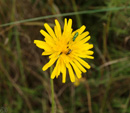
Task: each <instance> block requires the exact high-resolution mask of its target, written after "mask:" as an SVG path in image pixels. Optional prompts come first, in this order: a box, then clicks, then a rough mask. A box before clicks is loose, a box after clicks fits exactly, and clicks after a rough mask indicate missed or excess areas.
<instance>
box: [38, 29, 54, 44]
mask: <svg viewBox="0 0 130 113" xmlns="http://www.w3.org/2000/svg"><path fill="white" fill-rule="evenodd" d="M40 33H41V34H42V35H43V36H44V37H45V41H46V42H47V43H48V44H49V45H50V46H54V44H55V42H54V40H53V38H52V37H51V36H50V35H49V34H48V33H46V32H45V31H44V30H42V29H41V30H40Z"/></svg>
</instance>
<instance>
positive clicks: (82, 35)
mask: <svg viewBox="0 0 130 113" xmlns="http://www.w3.org/2000/svg"><path fill="white" fill-rule="evenodd" d="M88 35H89V32H88V31H86V32H84V33H82V34H81V35H79V36H78V37H77V38H76V39H75V42H78V41H80V40H81V39H83V38H85V37H86V36H88Z"/></svg>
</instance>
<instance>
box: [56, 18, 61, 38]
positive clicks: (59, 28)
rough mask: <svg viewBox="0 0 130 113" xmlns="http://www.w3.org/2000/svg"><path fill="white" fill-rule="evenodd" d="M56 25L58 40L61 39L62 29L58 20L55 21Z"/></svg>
mask: <svg viewBox="0 0 130 113" xmlns="http://www.w3.org/2000/svg"><path fill="white" fill-rule="evenodd" d="M55 23H56V26H55V34H56V36H57V38H60V37H61V27H60V24H59V22H58V20H57V19H56V20H55Z"/></svg>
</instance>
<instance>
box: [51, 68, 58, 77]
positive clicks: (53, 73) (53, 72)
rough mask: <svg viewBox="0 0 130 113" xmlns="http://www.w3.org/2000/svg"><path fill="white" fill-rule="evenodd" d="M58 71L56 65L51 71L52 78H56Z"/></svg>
mask: <svg viewBox="0 0 130 113" xmlns="http://www.w3.org/2000/svg"><path fill="white" fill-rule="evenodd" d="M56 72H57V67H54V69H53V71H52V73H51V79H54V78H55V76H56Z"/></svg>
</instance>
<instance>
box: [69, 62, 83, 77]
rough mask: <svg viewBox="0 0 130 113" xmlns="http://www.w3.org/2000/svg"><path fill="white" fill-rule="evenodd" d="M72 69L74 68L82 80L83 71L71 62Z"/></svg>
mask: <svg viewBox="0 0 130 113" xmlns="http://www.w3.org/2000/svg"><path fill="white" fill-rule="evenodd" d="M70 63H71V65H72V67H73V68H74V71H75V73H76V75H77V77H78V78H81V71H80V70H79V68H78V67H77V66H76V65H75V64H74V63H73V62H70Z"/></svg>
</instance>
